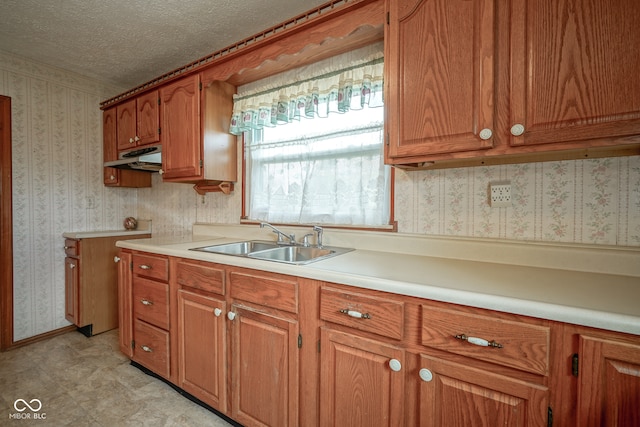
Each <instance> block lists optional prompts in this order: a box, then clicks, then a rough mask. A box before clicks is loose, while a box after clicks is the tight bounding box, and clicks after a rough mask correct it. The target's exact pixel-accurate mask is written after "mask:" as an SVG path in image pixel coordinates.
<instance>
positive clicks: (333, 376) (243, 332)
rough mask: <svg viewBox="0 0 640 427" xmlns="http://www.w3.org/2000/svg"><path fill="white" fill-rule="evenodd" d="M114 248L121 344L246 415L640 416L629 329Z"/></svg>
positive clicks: (573, 420)
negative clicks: (117, 252) (623, 330)
mask: <svg viewBox="0 0 640 427" xmlns="http://www.w3.org/2000/svg"><path fill="white" fill-rule="evenodd" d="M120 258H121V263H120V267H119V270H118V271H119V280H120V283H119V295H120V310H121V313H120V317H119V319H120V324H121V326H120V348H121V350H122V351H123V353H125V354H126V355H127V356H128V357H130V358H132V360H134V361H136V362H138V363H140V364H141V365H143V366H145V367H146V368H148V369H150V370H152V371H153V372H155V373H156V374H158V375H161V376H163V377H164V378H165V379H166V380H167V381H170V382H172V383H174V384H175V385H177V386H178V387H180V388H181V389H183V390H184V391H186V392H187V393H189V394H191V395H192V396H194V397H196V398H198V399H200V400H201V401H202V402H204V403H206V404H207V405H209V406H210V407H212V408H214V409H216V410H218V411H220V412H221V413H223V414H224V415H225V416H228V417H230V418H232V419H233V420H235V421H237V422H238V423H240V424H242V425H243V426H246V427H249V426H259V427H264V426H277V427H283V426H284V427H294V426H304V427H314V426H316V427H324V426H349V427H352V426H394V427H395V426H421V427H489V426H490V427H493V426H510V427H543V426H547V425H554V426H570V427H584V426H587V427H591V426H594V427H596V426H598V427H601V426H604V427H609V426H611V427H613V426H617V427H636V426H638V425H640V423H638V421H639V420H640V409H638V408H639V407H640V406H639V405H638V402H640V337H638V336H636V335H630V334H622V333H616V332H608V331H603V330H597V329H593V328H587V327H582V326H575V325H570V324H566V323H560V322H551V321H548V320H543V319H537V318H531V317H527V316H519V315H514V314H508V313H502V312H495V311H491V310H485V309H479V308H472V307H465V306H460V305H455V304H448V303H440V302H435V301H428V300H426V299H421V298H413V297H406V296H401V295H396V294H391V293H386V292H381V291H374V290H368V289H362V288H356V287H350V286H344V285H339V284H334V283H324V282H320V281H313V280H308V279H299V278H296V277H293V276H286V275H282V274H276V273H269V272H266V271H258V270H251V269H246V268H239V267H231V266H226V265H221V264H215V263H209V262H204V261H196V260H190V259H182V258H175V257H164V256H159V255H155V254H145V253H140V252H136V251H128V250H125V251H121V253H120ZM134 297H135V298H134ZM145 301H146V302H145ZM484 341H486V342H487V343H488V345H487V346H483V345H477V344H478V343H482V342H484ZM132 344H133V345H132ZM575 358H577V360H578V362H577V363H573V364H572V360H573V359H575ZM574 365H575V366H579V369H577V370H576V373H575V374H574V373H573V371H574V369H573V366H574ZM577 371H579V372H577Z"/></svg>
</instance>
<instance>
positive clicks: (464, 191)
mask: <svg viewBox="0 0 640 427" xmlns="http://www.w3.org/2000/svg"><path fill="white" fill-rule="evenodd" d="M500 181H510V182H511V199H512V206H509V207H505V208H495V207H493V208H492V207H491V206H490V205H489V201H488V199H489V197H488V186H489V183H492V182H500ZM395 211H396V219H397V221H398V229H399V231H401V232H405V233H418V234H429V235H444V236H465V237H482V238H498V239H515V240H531V241H544V242H572V243H586V244H598V245H618V246H640V156H632V157H613V158H603V159H590V160H571V161H558V162H543V163H524V164H515V165H500V166H486V167H473V168H460V169H442V170H433V171H413V172H405V171H401V170H396V200H395Z"/></svg>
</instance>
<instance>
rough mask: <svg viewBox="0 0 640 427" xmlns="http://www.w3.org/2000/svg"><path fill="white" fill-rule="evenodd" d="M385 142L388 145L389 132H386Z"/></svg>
mask: <svg viewBox="0 0 640 427" xmlns="http://www.w3.org/2000/svg"><path fill="white" fill-rule="evenodd" d="M385 140H386V141H385V144H387V145H389V132H387V137H386V138H385Z"/></svg>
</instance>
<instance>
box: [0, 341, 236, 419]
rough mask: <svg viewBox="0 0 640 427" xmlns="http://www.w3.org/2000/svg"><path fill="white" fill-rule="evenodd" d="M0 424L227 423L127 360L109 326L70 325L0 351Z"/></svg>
mask: <svg viewBox="0 0 640 427" xmlns="http://www.w3.org/2000/svg"><path fill="white" fill-rule="evenodd" d="M18 399H24V401H26V402H31V401H32V399H38V400H40V402H41V404H42V407H41V409H40V410H39V411H38V412H32V411H31V409H29V408H27V407H25V406H24V405H23V404H22V402H20V401H18V403H17V406H18V408H19V409H22V408H25V410H24V411H23V412H22V413H19V412H18V411H17V410H16V409H15V407H14V403H15V402H16V401H17V400H18ZM37 405H38V403H37V402H32V403H31V406H32V407H34V408H35V407H36V406H37ZM35 409H37V408H35ZM16 414H24V415H21V416H23V417H25V418H23V419H18V418H16V417H17V415H16ZM26 416H29V418H26ZM35 416H38V417H39V418H38V419H34V417H35ZM42 418H44V419H42ZM0 426H9V427H13V426H16V427H18V426H19V427H23V426H56V427H58V426H74V427H75V426H96V427H100V426H104V427H113V426H154V427H155V426H189V427H192V426H213V427H224V426H231V424H229V423H227V422H226V421H225V420H223V419H221V418H219V417H217V416H216V415H215V414H213V413H212V412H210V411H208V410H206V409H204V408H202V407H200V406H198V405H196V404H195V403H193V402H191V401H190V400H188V399H186V398H185V397H183V396H181V395H180V394H178V393H177V392H176V391H175V390H173V389H172V388H171V387H170V386H168V385H167V384H165V383H164V382H162V381H160V380H158V379H156V378H153V377H151V376H149V375H146V374H144V373H143V372H142V371H140V370H139V369H137V368H135V367H133V366H131V365H130V364H129V359H127V358H126V357H125V356H124V355H123V354H122V353H120V351H119V350H118V331H117V330H114V331H109V332H105V333H103V334H100V335H96V336H93V337H91V338H87V337H85V336H84V335H82V334H81V333H79V332H69V333H66V334H64V335H60V336H57V337H53V338H49V339H47V340H44V341H40V342H36V343H33V344H30V345H28V346H25V347H21V348H17V349H15V350H9V351H6V352H4V353H0Z"/></svg>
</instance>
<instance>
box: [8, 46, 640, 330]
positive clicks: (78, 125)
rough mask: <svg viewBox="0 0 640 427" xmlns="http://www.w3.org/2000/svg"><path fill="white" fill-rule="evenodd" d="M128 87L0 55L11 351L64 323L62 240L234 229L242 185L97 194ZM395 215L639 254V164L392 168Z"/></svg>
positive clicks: (410, 223)
mask: <svg viewBox="0 0 640 427" xmlns="http://www.w3.org/2000/svg"><path fill="white" fill-rule="evenodd" d="M125 89H126V88H113V87H108V86H105V85H103V84H101V83H100V82H96V81H93V80H90V79H87V78H85V77H82V76H79V75H77V74H74V73H72V72H68V71H64V70H60V69H56V68H53V67H48V66H44V65H42V64H39V63H36V62H32V61H28V60H25V59H23V58H20V57H18V56H15V55H11V54H7V53H4V52H2V51H0V94H2V95H6V96H10V97H11V98H12V132H13V141H12V150H13V153H12V162H13V221H14V224H13V232H14V243H13V244H14V248H13V249H14V266H13V271H14V340H16V341H18V340H21V339H24V338H28V337H31V336H34V335H38V334H41V333H45V332H48V331H51V330H55V329H57V328H61V327H64V326H66V325H68V322H67V321H66V320H65V319H64V252H63V250H62V246H63V239H62V233H64V232H66V231H91V230H113V229H121V228H122V220H123V218H125V217H127V216H135V217H138V218H141V219H151V220H152V221H153V234H154V235H155V236H178V237H179V236H183V235H188V234H190V233H191V226H192V224H193V223H196V222H199V223H223V224H237V223H239V221H240V214H241V207H242V194H241V183H236V190H235V191H234V192H233V193H232V194H231V195H224V194H221V193H209V194H207V195H205V196H200V195H198V194H197V193H196V192H195V191H194V190H193V188H192V185H189V184H174V183H164V182H162V178H161V177H160V175H158V174H154V175H153V178H152V181H153V187H152V188H145V189H126V188H107V187H104V186H103V185H102V115H101V114H102V113H101V111H100V109H99V103H100V102H101V101H102V100H104V99H107V98H109V97H111V96H113V95H115V94H117V93H121V92H122V91H123V90H125ZM238 157H239V159H240V156H238ZM239 162H240V160H239ZM239 164H240V163H239ZM505 180H508V181H510V182H511V185H512V201H513V203H512V206H510V207H506V208H491V207H490V206H489V204H488V185H489V183H490V182H496V181H505ZM395 212H396V220H397V221H398V229H399V231H400V232H402V233H415V234H423V235H444V236H463V237H479V238H496V239H515V240H527V241H544V242H575V243H586V244H597V245H618V246H640V156H633V157H619V158H607V159H593V160H574V161H560V162H546V163H527V164H517V165H501V166H487V167H474V168H460V169H443V170H433V171H413V172H406V171H402V170H396V180H395Z"/></svg>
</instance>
